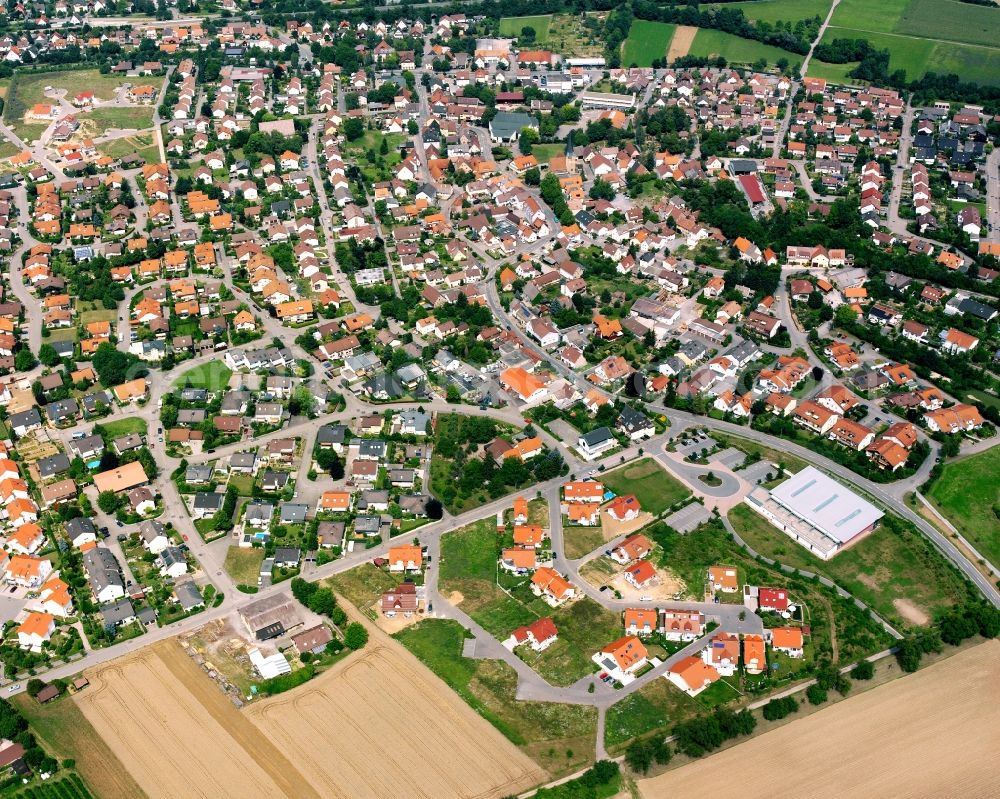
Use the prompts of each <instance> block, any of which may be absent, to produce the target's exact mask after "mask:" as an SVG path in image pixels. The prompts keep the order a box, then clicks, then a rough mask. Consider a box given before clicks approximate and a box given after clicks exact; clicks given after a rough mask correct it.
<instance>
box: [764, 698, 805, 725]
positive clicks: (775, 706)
mask: <svg viewBox="0 0 1000 799" xmlns="http://www.w3.org/2000/svg"><path fill="white" fill-rule="evenodd" d="M798 709H799V703H798V702H796V701H795V699H794V698H793V697H791V696H785V697H782V698H780V699H772V700H771V701H770V702H768V703H767V704H766V705H764V710H763V715H764V718H765V719H767V720H768V721H777V720H778V719H783V718H785V716H789V715H791V714H792V713H794V712H795V711H796V710H798Z"/></svg>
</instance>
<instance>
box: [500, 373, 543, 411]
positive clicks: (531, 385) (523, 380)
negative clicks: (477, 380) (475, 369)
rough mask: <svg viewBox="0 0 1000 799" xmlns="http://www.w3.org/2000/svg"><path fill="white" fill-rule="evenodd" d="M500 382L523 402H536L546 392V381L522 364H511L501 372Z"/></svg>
mask: <svg viewBox="0 0 1000 799" xmlns="http://www.w3.org/2000/svg"><path fill="white" fill-rule="evenodd" d="M500 384H501V385H503V386H505V387H506V388H507V390H508V391H512V392H513V393H515V394H517V395H518V397H519V398H520V399H521V400H522V401H523V402H536V401H537V400H538V399H539V398H540V397H544V396H545V393H546V389H545V383H543V382H542V381H541V380H540V379H539V378H537V377H535V375H533V374H532V373H531V372H529V371H527V370H526V369H524V368H523V367H521V366H511V367H510V368H508V369H505V370H504V371H503V372H501V374H500Z"/></svg>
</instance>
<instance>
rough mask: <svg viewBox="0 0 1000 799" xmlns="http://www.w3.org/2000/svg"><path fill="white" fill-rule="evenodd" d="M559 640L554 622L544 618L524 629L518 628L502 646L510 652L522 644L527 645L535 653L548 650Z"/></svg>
mask: <svg viewBox="0 0 1000 799" xmlns="http://www.w3.org/2000/svg"><path fill="white" fill-rule="evenodd" d="M558 638H559V631H558V630H557V629H556V625H555V622H554V621H552V619H550V618H548V617H545V618H541V619H537V620H535V621H533V622H532V623H531V624H529V625H528V626H526V627H518V628H517V629H516V630H514V632H512V633H511V634H510V638H508V639H507V640H506V641H504V642H503V645H504V646H505V647H507V649H509V650H511V651H512V652H513V651H514V649H516V648H517V647H519V646H522V645H523V644H528V646H530V647H531V648H532V649H533V650H534V651H535V652H541V651H543V650H545V649H548V648H549V647H550V646H552V644H554V643H555V642H556V641H557V640H558Z"/></svg>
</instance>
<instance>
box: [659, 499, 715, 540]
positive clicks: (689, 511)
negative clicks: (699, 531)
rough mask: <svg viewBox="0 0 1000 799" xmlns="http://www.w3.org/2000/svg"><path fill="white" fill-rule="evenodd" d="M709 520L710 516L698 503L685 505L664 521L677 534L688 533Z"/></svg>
mask: <svg viewBox="0 0 1000 799" xmlns="http://www.w3.org/2000/svg"><path fill="white" fill-rule="evenodd" d="M711 518H712V514H711V513H709V512H708V510H707V509H706V508H705V506H704V505H702V504H701V503H698V502H692V503H691V504H690V505H686V506H685V507H683V508H681V509H680V510H679V511H677V512H676V513H672V514H670V515H669V516H668V517H667V518H666V520H665V521H666V523H667V524H669V525H670V526H671V527H673V528H674V529H675V530H676V531H677V532H678V533H690V532H691V531H692V530H694V529H695V528H696V527H698V526H699V525H701V524H704V523H705V522H707V521H708V520H709V519H711Z"/></svg>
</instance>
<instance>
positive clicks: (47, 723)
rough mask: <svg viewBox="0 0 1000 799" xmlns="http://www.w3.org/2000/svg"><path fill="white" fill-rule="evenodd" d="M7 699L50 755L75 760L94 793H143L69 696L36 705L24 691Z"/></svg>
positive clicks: (127, 794)
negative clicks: (26, 721) (25, 720)
mask: <svg viewBox="0 0 1000 799" xmlns="http://www.w3.org/2000/svg"><path fill="white" fill-rule="evenodd" d="M11 702H12V703H13V704H14V705H15V706H16V707H17V709H18V711H19V712H20V713H21V715H22V716H24V717H25V718H26V719H27V720H28V724H29V725H30V726H31V731H32V732H33V733H34V734H35V735H36V736H38V739H39V740H40V741H41V742H42V744H43V745H44V747H45V748H46V750H48V751H49V752H50V753H51V754H52V756H53V757H55V758H56V759H57V760H65V759H70V760H75V761H76V769H77V770H78V771H79V772H80V774H81V775H82V777H83V779H84V780H86V782H87V785H89V786H91V790H92V791H93V792H94V794H95V795H97V796H103V795H109V796H110V795H115V796H143V792H142V791H141V790H140V788H139V786H138V784H137V783H136V782H135V780H134V779H133V778H132V777H131V776H130V775H129V773H128V771H127V770H126V769H125V768H124V766H123V765H122V763H121V761H120V760H119V759H118V757H117V755H116V754H115V753H114V752H113V751H112V750H111V748H110V747H109V746H108V745H107V744H106V743H105V742H104V739H102V738H101V736H100V735H98V734H97V730H95V729H94V728H93V726H91V724H90V722H89V721H88V720H87V717H86V716H84V715H83V711H81V710H80V706H79V705H77V704H76V702H74V701H73V700H72V699H70V698H68V697H63V698H61V699H57V700H56V701H54V702H51V703H49V704H47V705H39V704H38V703H37V702H36V701H35V700H34V699H32V698H31V697H29V696H28V695H27V694H26V693H25V694H19V695H17V696H15V697H13V698H12V699H11ZM82 795H84V796H86V795H87V794H82ZM70 796H72V794H70Z"/></svg>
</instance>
